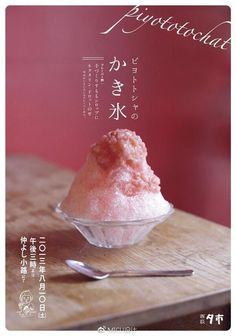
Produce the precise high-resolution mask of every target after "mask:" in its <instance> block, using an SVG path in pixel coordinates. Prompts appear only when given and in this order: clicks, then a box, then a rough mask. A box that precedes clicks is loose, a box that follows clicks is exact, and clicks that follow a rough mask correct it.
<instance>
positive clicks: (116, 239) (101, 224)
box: [55, 203, 174, 248]
mask: <svg viewBox="0 0 236 336" xmlns="http://www.w3.org/2000/svg"><path fill="white" fill-rule="evenodd" d="M169 205H170V208H169V210H168V212H167V213H165V214H163V215H161V216H159V217H155V218H149V219H139V220H122V221H95V220H86V219H81V218H75V217H72V216H70V215H68V214H67V213H65V212H64V211H63V210H62V208H61V204H60V203H59V204H58V205H57V206H56V208H55V212H56V213H57V214H58V215H59V216H60V217H61V218H62V219H63V220H64V221H66V222H68V223H70V224H73V225H74V226H75V227H76V228H77V229H78V230H79V232H80V233H81V234H82V235H83V236H84V237H85V239H86V240H87V241H88V242H89V243H90V244H92V245H95V246H97V247H105V248H122V247H126V246H131V245H134V244H137V243H139V242H140V241H142V240H143V239H144V238H145V237H146V236H147V235H148V233H149V232H150V231H151V230H152V229H153V228H154V227H155V226H156V225H158V224H160V223H162V222H164V221H165V220H166V219H167V218H168V217H169V216H170V215H171V214H172V213H173V212H174V207H173V205H172V204H170V203H169Z"/></svg>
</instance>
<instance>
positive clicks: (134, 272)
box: [109, 269, 194, 277]
mask: <svg viewBox="0 0 236 336" xmlns="http://www.w3.org/2000/svg"><path fill="white" fill-rule="evenodd" d="M193 273H194V271H193V270H191V269H186V270H169V271H168V270H167V271H165V270H163V271H147V270H140V271H139V270H129V271H113V272H110V273H109V276H111V277H123V276H128V277H129V276H133V277H141V276H159V277H162V276H163V277H164V276H166V277H168V276H189V275H193Z"/></svg>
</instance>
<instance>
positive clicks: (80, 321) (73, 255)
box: [6, 156, 230, 330]
mask: <svg viewBox="0 0 236 336" xmlns="http://www.w3.org/2000/svg"><path fill="white" fill-rule="evenodd" d="M74 175H75V173H74V172H72V171H69V170H65V169H61V168H58V167H57V166H55V165H53V164H50V163H48V162H45V161H42V160H40V159H36V158H33V157H27V156H25V157H24V156H12V157H9V158H8V160H7V275H6V278H7V286H6V290H7V291H6V299H7V305H6V313H7V323H6V324H7V328H8V329H10V330H12V329H18V330H19V329H97V328H98V327H99V326H103V325H105V326H108V327H109V326H110V327H115V326H116V327H128V326H129V327H136V328H138V327H139V326H141V325H144V324H148V323H153V322H158V321H163V320H166V319H169V318H174V317H178V316H181V315H185V314H187V313H194V312H198V311H201V310H204V309H209V308H213V307H217V306H219V305H223V304H228V303H229V301H230V257H229V248H230V243H229V240H230V230H229V229H228V228H226V227H224V226H221V225H218V224H215V223H212V222H210V221H207V220H205V219H202V218H199V217H197V216H194V215H191V214H188V213H186V212H183V211H180V210H176V211H175V213H174V214H173V215H172V216H171V217H170V218H169V219H167V220H166V222H164V223H162V224H160V225H158V226H157V227H156V228H155V229H153V231H152V232H151V233H150V234H149V236H148V237H147V238H146V239H145V240H144V241H143V242H142V243H140V244H138V245H136V246H133V247H129V248H124V249H103V248H97V247H94V246H91V245H89V244H88V243H87V242H86V240H85V239H84V238H83V237H82V236H81V234H80V233H79V232H78V231H77V230H76V229H75V228H74V227H72V226H70V225H69V224H67V223H64V222H62V221H61V220H60V219H58V218H57V216H55V215H54V213H53V212H52V210H51V207H52V206H53V205H55V204H56V203H57V202H59V201H61V200H62V199H63V197H64V196H65V195H66V192H67V190H68V188H69V186H70V183H71V182H72V179H73V177H74ZM21 237H26V238H27V243H26V245H27V244H28V245H27V246H26V248H27V251H26V252H27V258H28V259H27V258H26V260H28V264H27V267H28V269H27V274H26V275H25V280H24V282H23V281H22V276H23V275H22V274H21V273H20V272H21V271H22V269H21V266H22V264H21V263H22V259H23V256H22V251H21V248H22V244H21V241H20V239H21ZM40 237H45V241H46V242H45V245H46V256H45V269H46V272H45V273H44V274H45V287H46V289H45V291H46V294H45V295H43V296H46V302H45V303H44V304H45V306H44V307H45V312H46V314H47V315H46V318H39V317H38V313H39V309H40V307H39V300H41V299H39V296H40V295H41V294H39V283H40V281H41V282H42V279H41V280H39V276H40V274H41V273H42V269H41V270H40V268H39V255H38V254H37V253H38V252H39V251H38V250H37V251H38V252H36V263H37V267H36V268H35V276H34V277H32V275H31V269H32V268H33V267H31V268H30V267H29V265H30V262H29V258H30V250H29V245H30V238H36V239H37V241H36V243H35V244H36V247H37V249H38V248H39V239H40ZM23 252H24V251H23ZM65 259H79V260H81V261H84V262H87V263H89V264H91V265H93V266H95V267H97V268H101V269H104V270H118V269H127V268H131V269H137V268H138V269H140V268H144V267H145V268H146V269H150V270H152V269H174V268H192V269H194V271H195V274H194V276H191V277H184V278H169V277H168V278H167V277H163V278H158V277H156V278H154V277H147V278H108V279H105V280H102V281H93V280H88V279H87V278H85V277H83V276H82V275H79V274H76V273H74V272H73V271H72V270H71V269H69V268H68V267H67V266H66V265H65V263H64V260H65ZM32 265H33V264H32ZM24 291H30V293H31V294H32V301H31V304H32V306H31V307H32V311H33V313H32V316H31V317H29V316H28V315H27V312H26V315H27V316H23V317H22V316H21V315H20V313H19V311H21V308H19V306H18V304H19V303H20V302H22V299H21V300H20V298H19V296H20V294H21V293H22V292H24ZM23 315H24V313H23Z"/></svg>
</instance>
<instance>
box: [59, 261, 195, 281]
mask: <svg viewBox="0 0 236 336" xmlns="http://www.w3.org/2000/svg"><path fill="white" fill-rule="evenodd" d="M65 262H66V264H67V265H68V266H69V267H70V268H72V269H73V270H74V271H76V272H78V273H81V274H83V275H86V276H87V277H89V278H92V279H96V280H102V279H106V278H108V277H127V276H133V277H137V276H139V277H140V276H159V277H160V276H188V275H193V273H194V272H193V270H191V269H186V270H166V271H165V270H163V271H159V270H156V271H148V270H123V271H111V272H104V271H100V270H98V269H96V268H93V267H92V266H90V265H88V264H85V263H83V262H82V261H76V260H70V259H68V260H66V261H65Z"/></svg>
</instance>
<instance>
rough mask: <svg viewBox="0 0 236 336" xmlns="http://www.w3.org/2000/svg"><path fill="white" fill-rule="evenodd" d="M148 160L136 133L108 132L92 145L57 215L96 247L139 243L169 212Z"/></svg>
mask: <svg viewBox="0 0 236 336" xmlns="http://www.w3.org/2000/svg"><path fill="white" fill-rule="evenodd" d="M146 157H147V149H146V146H145V144H144V142H143V141H142V139H141V138H140V137H139V136H138V135H136V133H135V132H133V131H130V130H128V129H117V130H115V131H110V132H109V133H108V134H107V135H104V136H103V137H102V138H101V140H100V141H99V142H97V143H96V144H94V145H92V146H91V148H90V151H89V154H88V156H87V159H86V161H85V163H84V165H83V167H82V168H81V169H80V171H79V172H78V174H77V176H76V177H75V179H74V181H73V183H72V186H71V188H70V190H69V193H68V195H67V196H66V198H65V199H64V200H63V202H62V203H61V204H60V205H59V206H58V208H57V210H58V211H57V212H59V213H60V214H61V215H62V217H63V218H64V219H66V220H69V221H70V222H72V223H73V224H74V225H75V226H76V227H77V228H78V229H79V231H80V232H81V233H82V234H83V235H84V236H85V237H86V238H87V239H88V241H89V242H90V243H92V244H94V245H96V246H103V247H122V246H127V245H132V244H134V243H136V242H138V241H140V240H142V239H143V237H144V236H146V234H147V233H148V232H149V231H150V230H151V229H152V228H153V227H154V226H155V225H156V224H158V223H160V222H162V221H163V220H165V219H166V218H167V217H168V216H169V215H170V214H171V213H172V212H173V206H172V205H171V204H170V203H169V202H167V201H166V200H165V199H164V197H163V196H162V194H161V191H160V179H159V177H157V176H156V175H155V174H154V172H153V170H152V169H151V167H150V166H149V165H148V163H147V161H146Z"/></svg>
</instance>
